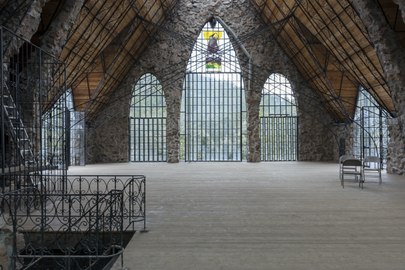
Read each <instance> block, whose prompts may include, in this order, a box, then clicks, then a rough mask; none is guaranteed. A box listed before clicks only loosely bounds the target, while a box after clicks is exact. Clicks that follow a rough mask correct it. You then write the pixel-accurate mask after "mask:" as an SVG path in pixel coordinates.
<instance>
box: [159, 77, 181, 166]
mask: <svg viewBox="0 0 405 270" xmlns="http://www.w3.org/2000/svg"><path fill="white" fill-rule="evenodd" d="M181 86H182V80H178V82H176V83H171V84H169V85H168V86H166V87H163V88H164V89H165V91H164V92H165V98H166V109H167V117H166V143H167V146H166V147H167V162H169V163H177V162H179V149H180V103H181Z"/></svg>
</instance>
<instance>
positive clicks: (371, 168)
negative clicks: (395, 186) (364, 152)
mask: <svg viewBox="0 0 405 270" xmlns="http://www.w3.org/2000/svg"><path fill="white" fill-rule="evenodd" d="M363 172H364V178H366V173H367V172H371V173H373V172H374V173H377V174H378V179H379V184H380V185H381V183H382V178H381V160H380V158H379V157H376V156H367V157H365V158H364V160H363ZM364 180H365V179H364Z"/></svg>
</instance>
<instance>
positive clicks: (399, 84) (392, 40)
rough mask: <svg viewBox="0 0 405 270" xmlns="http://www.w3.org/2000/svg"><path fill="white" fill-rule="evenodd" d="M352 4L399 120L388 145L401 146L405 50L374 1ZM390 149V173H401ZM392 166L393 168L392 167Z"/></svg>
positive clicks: (404, 133)
mask: <svg viewBox="0 0 405 270" xmlns="http://www.w3.org/2000/svg"><path fill="white" fill-rule="evenodd" d="M397 2H401V5H400V8H401V10H402V11H403V10H404V6H405V4H403V1H397ZM351 3H352V5H353V6H354V8H355V9H356V10H357V12H358V13H359V16H360V18H361V19H362V21H363V23H364V25H365V26H366V28H367V32H368V34H369V37H370V40H371V41H372V42H373V44H374V47H375V49H376V52H377V55H378V58H379V59H380V62H381V65H382V68H383V70H384V74H385V79H386V80H387V83H388V86H389V88H390V90H391V95H392V98H393V101H394V105H395V108H396V110H397V118H398V119H397V124H396V125H397V128H399V130H395V129H396V128H395V127H392V128H391V131H392V132H394V130H395V132H394V133H393V135H392V136H390V139H391V143H390V144H395V145H397V146H400V145H403V142H404V141H405V130H404V128H403V126H404V124H405V122H404V120H405V119H404V117H405V95H403V90H404V89H405V49H404V47H403V46H402V45H401V43H400V42H399V40H398V38H397V36H396V33H395V32H394V31H393V30H392V29H391V28H390V26H389V25H388V23H387V22H386V20H385V17H384V14H383V12H382V11H381V9H380V7H379V6H378V5H376V4H375V1H374V0H358V1H354V0H351ZM392 140H395V141H392ZM392 150H393V148H391V150H389V151H391V152H389V153H388V154H389V159H388V160H387V163H388V164H387V167H388V168H387V171H388V172H390V173H399V174H400V173H403V168H404V165H403V164H402V165H398V162H400V163H403V162H402V156H401V155H400V153H398V152H397V151H392ZM404 162H405V160H404ZM390 163H393V164H390ZM394 164H395V165H394ZM392 168H396V169H395V170H392Z"/></svg>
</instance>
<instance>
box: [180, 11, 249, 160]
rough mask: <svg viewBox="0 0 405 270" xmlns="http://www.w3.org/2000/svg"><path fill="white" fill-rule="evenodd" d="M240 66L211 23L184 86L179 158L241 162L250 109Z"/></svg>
mask: <svg viewBox="0 0 405 270" xmlns="http://www.w3.org/2000/svg"><path fill="white" fill-rule="evenodd" d="M245 106H246V105H245V94H244V87H243V82H242V73H241V70H240V66H239V61H238V59H237V57H236V54H235V51H234V49H233V46H232V44H231V41H230V37H229V36H228V34H227V32H226V31H225V30H224V28H223V26H222V25H221V24H220V23H219V22H216V21H215V19H211V21H210V22H209V23H207V24H206V25H205V26H204V27H203V29H202V31H201V33H200V35H199V36H198V39H197V41H196V43H195V45H194V48H193V51H192V54H191V58H190V60H189V62H188V66H187V71H186V76H185V80H184V86H183V93H182V104H181V119H180V122H181V123H180V128H181V136H180V146H181V149H180V158H181V159H183V160H186V161H240V160H242V159H245V155H246V109H245Z"/></svg>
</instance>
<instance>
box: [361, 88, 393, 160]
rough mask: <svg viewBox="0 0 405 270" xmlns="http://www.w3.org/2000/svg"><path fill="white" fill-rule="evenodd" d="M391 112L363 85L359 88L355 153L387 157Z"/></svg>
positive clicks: (362, 155) (362, 156) (363, 155)
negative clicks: (380, 104)
mask: <svg viewBox="0 0 405 270" xmlns="http://www.w3.org/2000/svg"><path fill="white" fill-rule="evenodd" d="M388 118H389V114H388V113H387V112H386V111H385V110H384V109H383V108H382V107H381V106H379V105H378V103H377V101H376V100H375V99H374V98H373V97H372V96H371V95H370V93H368V92H367V91H366V90H365V89H364V88H363V87H360V88H359V93H358V97H357V104H356V113H355V116H354V121H355V123H354V127H353V128H354V140H353V143H354V145H353V153H354V154H355V155H356V156H358V157H360V158H364V157H366V156H378V157H381V160H382V161H385V159H386V158H387V147H388V126H387V119H388Z"/></svg>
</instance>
